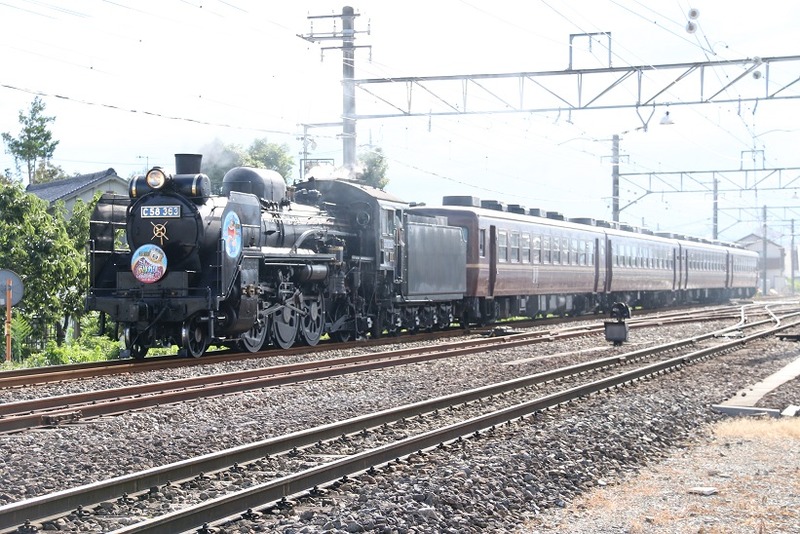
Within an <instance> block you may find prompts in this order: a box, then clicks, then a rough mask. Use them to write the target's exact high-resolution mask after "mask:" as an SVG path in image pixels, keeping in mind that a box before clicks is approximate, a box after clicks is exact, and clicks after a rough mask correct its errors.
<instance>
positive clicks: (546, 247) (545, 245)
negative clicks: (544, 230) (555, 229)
mask: <svg viewBox="0 0 800 534" xmlns="http://www.w3.org/2000/svg"><path fill="white" fill-rule="evenodd" d="M551 260H552V251H551V250H550V236H549V235H546V236H542V263H550V261H551Z"/></svg>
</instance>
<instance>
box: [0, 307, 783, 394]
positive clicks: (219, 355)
mask: <svg viewBox="0 0 800 534" xmlns="http://www.w3.org/2000/svg"><path fill="white" fill-rule="evenodd" d="M776 305H779V303H778V304H776ZM751 306H755V307H758V306H759V305H757V304H754V305H751ZM741 308H742V307H741V306H737V305H726V306H717V307H711V308H703V309H701V310H699V311H698V310H696V309H692V308H689V309H686V308H679V309H676V310H672V311H662V312H658V313H655V314H648V315H647V316H644V317H641V318H638V317H634V318H632V319H630V320H629V321H628V323H629V324H630V325H632V326H633V325H635V324H637V323H639V322H641V321H645V322H647V321H659V320H669V321H675V320H679V319H680V318H682V317H683V318H686V320H691V319H689V317H691V316H693V315H694V316H696V317H700V316H701V315H700V314H702V315H706V316H708V319H709V320H713V319H714V318H715V317H722V318H725V317H726V314H739V313H740V309H741ZM587 320H591V318H589V317H585V316H579V317H566V318H552V319H537V320H524V321H514V322H508V323H503V325H502V326H501V327H500V328H504V327H508V328H528V327H546V326H554V327H556V328H560V327H561V325H563V324H564V323H565V322H567V323H569V322H573V321H579V322H586V321H587ZM694 320H700V319H699V318H696V319H694ZM597 324H599V325H602V323H597ZM566 328H569V327H566ZM485 331H487V329H486V328H482V329H476V330H474V331H467V330H464V329H460V328H453V329H450V330H443V331H436V332H432V333H423V334H416V335H403V336H399V337H383V338H379V339H371V338H370V339H368V340H361V341H354V342H348V343H324V342H323V343H320V344H319V345H317V346H314V347H308V346H295V347H292V348H290V349H286V350H281V351H280V352H278V351H276V350H267V351H261V352H256V353H236V352H233V351H230V350H223V351H217V352H209V353H207V354H205V355H204V356H203V357H202V358H183V357H179V356H176V355H167V356H160V357H150V358H146V359H145V360H143V361H134V360H131V359H124V360H109V361H103V362H87V363H79V364H69V365H53V366H47V367H36V368H27V369H14V370H9V371H2V372H0V389H3V388H15V387H24V386H31V385H36V384H47V383H54V382H64V381H69V380H79V379H83V378H95V377H99V376H108V375H117V374H123V373H142V372H148V371H154V370H160V369H171V368H177V367H189V366H203V365H209V364H215V363H220V362H234V361H244V360H251V359H259V358H265V357H267V358H268V357H270V356H275V355H278V354H279V355H281V356H302V355H304V354H309V353H320V352H325V351H334V350H338V351H341V350H349V349H352V348H363V347H379V346H383V345H389V344H395V343H401V342H403V343H405V342H415V341H427V340H431V339H441V338H449V337H461V336H464V335H465V334H470V333H475V332H485Z"/></svg>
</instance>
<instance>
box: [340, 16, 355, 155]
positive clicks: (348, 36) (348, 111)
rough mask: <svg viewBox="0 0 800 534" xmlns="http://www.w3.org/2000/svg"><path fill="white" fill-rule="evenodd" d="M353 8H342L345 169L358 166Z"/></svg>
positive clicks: (343, 145) (343, 153)
mask: <svg viewBox="0 0 800 534" xmlns="http://www.w3.org/2000/svg"><path fill="white" fill-rule="evenodd" d="M354 13H355V12H354V11H353V8H352V7H350V6H344V7H343V8H342V39H343V40H342V89H343V93H344V94H343V100H342V157H343V163H344V167H345V169H347V170H348V171H352V170H353V169H354V168H355V166H356V118H355V116H356V95H355V83H353V80H355V48H354V47H353V41H354V40H355V25H354V20H355V15H354Z"/></svg>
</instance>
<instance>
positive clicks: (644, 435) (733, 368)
mask: <svg viewBox="0 0 800 534" xmlns="http://www.w3.org/2000/svg"><path fill="white" fill-rule="evenodd" d="M708 329H709V325H708V324H701V325H689V326H687V325H682V326H680V327H669V328H662V329H658V330H655V329H647V330H639V331H635V332H634V331H632V332H631V343H629V344H626V345H625V346H624V347H615V348H609V347H608V344H606V343H604V342H602V341H601V340H599V339H598V338H596V337H594V338H585V339H579V340H573V341H568V342H559V343H553V344H547V345H534V346H532V347H528V348H522V349H508V350H504V351H493V352H487V353H483V354H479V355H474V356H468V357H459V358H456V359H448V360H441V361H437V362H431V363H426V364H419V365H412V366H406V367H399V368H393V369H389V370H384V371H380V372H375V373H363V374H359V375H353V376H345V377H341V378H335V379H329V380H324V381H317V382H311V383H304V384H298V385H293V386H291V387H282V388H272V389H267V390H263V391H254V392H247V393H243V394H238V395H232V396H226V397H221V398H212V399H206V400H203V401H197V402H191V403H184V404H180V405H175V406H162V407H159V408H158V409H148V410H146V411H141V412H136V413H131V414H125V415H121V416H115V417H108V418H105V419H102V420H96V421H87V422H85V423H80V424H78V425H70V426H64V427H60V428H57V429H53V430H38V431H34V432H27V433H22V434H18V435H9V436H0V446H2V447H3V450H4V451H5V454H4V456H3V457H2V459H0V478H2V480H3V481H4V484H3V487H2V489H0V503H7V502H13V501H17V500H20V499H23V498H29V497H32V496H35V495H40V494H43V493H47V492H51V491H56V490H59V489H63V488H66V487H72V486H75V485H79V484H85V483H88V482H91V481H94V480H98V479H104V478H109V477H112V476H117V475H121V474H125V473H129V472H132V471H136V470H141V469H145V468H148V467H153V466H156V465H162V464H165V463H169V462H173V461H177V460H180V459H183V458H186V457H189V456H195V455H198V454H203V453H206V452H212V451H215V450H220V449H223V448H227V447H232V446H235V445H239V444H243V443H249V442H252V441H256V440H260V439H264V438H266V437H270V436H275V435H279V434H283V433H286V432H291V431H294V430H299V429H303V428H308V427H310V426H316V425H320V424H324V423H327V422H331V421H334V420H338V419H343V418H346V417H352V416H355V415H359V414H363V413H367V412H372V411H377V410H381V409H385V408H388V407H393V406H397V405H400V404H406V403H409V402H415V401H418V400H422V399H425V398H430V397H433V396H439V395H444V394H448V393H453V392H455V391H460V390H463V389H468V388H473V387H478V386H480V385H484V384H487V383H492V382H499V381H502V380H507V379H510V378H513V377H517V376H521V375H526V374H532V373H535V372H540V371H542V370H544V369H545V368H547V367H548V366H552V365H555V364H556V363H558V364H560V365H563V363H564V361H563V360H561V359H560V358H558V357H552V356H553V355H557V354H560V353H564V352H567V351H577V350H587V349H591V348H593V347H595V348H597V347H599V349H600V350H598V351H597V352H595V353H584V356H583V357H582V358H581V359H587V358H596V357H601V356H608V355H611V354H614V353H617V352H615V351H618V352H621V351H627V350H631V349H632V348H634V347H636V346H637V344H648V343H657V342H663V341H664V340H665V339H668V338H670V337H671V336H675V337H677V336H680V337H687V336H689V335H692V333H697V332H701V331H707V330H708ZM546 356H551V357H546ZM794 358H796V350H795V345H793V344H786V343H785V342H780V341H777V340H772V339H770V340H765V341H759V342H756V343H753V344H751V345H748V346H747V347H745V348H744V349H743V350H741V351H738V352H736V353H732V354H728V355H725V356H721V357H718V358H716V359H713V360H711V361H710V362H704V363H700V364H697V365H693V366H690V367H688V368H686V369H685V370H683V371H680V372H677V373H672V374H671V375H669V376H668V377H662V378H661V379H659V380H648V381H643V382H640V383H638V384H637V385H636V386H635V387H632V388H625V389H622V390H619V391H617V392H616V393H615V394H610V393H603V394H598V395H594V396H592V397H590V398H588V399H585V400H583V401H581V402H576V403H573V404H571V405H569V406H566V407H562V408H559V409H556V410H551V411H547V412H544V413H541V414H538V415H537V416H535V417H533V418H530V419H527V420H525V421H520V422H515V423H514V424H512V425H509V426H508V427H502V428H498V429H496V430H495V431H494V432H493V433H492V434H491V435H489V434H486V435H483V436H481V437H479V438H475V439H466V440H464V441H463V442H462V443H461V444H454V445H452V446H450V447H448V448H446V449H445V450H441V451H430V452H428V453H426V455H425V456H424V458H419V459H415V458H413V457H412V458H411V459H410V460H406V461H404V462H403V463H401V464H397V465H393V466H392V467H391V469H381V470H379V473H378V474H377V475H372V476H366V475H365V477H363V480H359V481H352V482H350V483H348V484H345V485H343V486H341V487H339V488H338V490H336V491H332V492H330V493H329V494H328V495H326V496H324V497H319V498H315V499H312V500H310V501H307V502H301V503H299V504H298V505H297V506H296V507H294V508H291V509H287V510H276V511H274V512H273V513H270V514H267V515H264V516H261V517H257V518H253V519H252V520H248V521H244V522H240V523H237V524H235V525H231V526H229V527H227V528H226V531H227V532H254V531H259V530H271V531H279V532H297V533H299V532H322V531H331V532H362V531H375V532H398V533H403V532H512V531H514V530H516V529H524V528H527V527H525V526H524V525H525V524H526V521H529V520H532V519H537V518H541V517H543V516H544V515H545V514H547V513H550V512H549V511H550V510H553V509H556V510H558V509H570V507H571V506H572V503H573V502H575V501H576V499H578V498H579V497H580V496H581V495H585V494H587V492H589V491H591V490H592V489H596V488H608V487H616V486H617V485H619V484H621V482H623V481H624V480H626V479H629V478H630V477H631V476H632V475H635V474H636V473H637V472H639V471H640V470H643V469H645V470H647V469H653V468H654V466H656V465H658V462H659V461H660V460H663V459H665V458H669V457H671V455H672V454H674V452H675V451H676V447H686V446H689V445H690V444H692V443H697V442H702V441H703V440H706V439H708V437H709V430H708V424H709V423H712V422H714V421H717V420H720V419H721V418H722V416H721V415H720V414H717V413H716V412H714V411H713V410H711V409H710V406H711V405H712V404H716V403H719V402H721V401H723V400H725V399H726V398H728V397H730V396H731V395H733V394H735V393H736V391H737V390H738V389H740V388H742V387H745V386H747V385H749V384H752V383H754V382H757V381H758V380H760V379H762V378H763V377H765V376H767V375H769V374H770V373H772V372H774V371H775V370H777V369H778V368H780V367H781V366H783V365H785V364H786V363H788V362H789V361H791V360H792V359H794ZM507 362H517V363H514V364H510V365H505V363H507ZM225 365H227V366H230V367H232V364H224V366H225ZM195 369H196V368H195ZM187 372H191V371H187V370H186V369H182V370H180V371H179V373H181V374H185V373H187ZM194 372H196V371H194ZM203 372H220V370H219V369H218V370H216V371H214V370H205V371H203ZM162 373H163V372H162ZM115 380H116V381H118V382H117V384H122V383H124V384H125V385H129V382H128V381H126V380H127V379H126V377H116V378H111V377H107V378H105V379H103V381H102V382H101V383H102V384H103V385H102V386H100V385H95V387H114V386H113V383H114V381H115ZM798 382H799V381H798V380H794V381H792V382H791V383H789V384H787V385H785V386H783V387H782V388H780V390H779V393H778V392H776V394H775V397H774V398H771V399H770V401H771V402H775V403H777V404H779V405H778V406H775V407H777V408H783V407H784V406H785V405H788V404H800V386H798ZM98 384H99V383H98ZM57 387H58V386H48V388H57ZM69 387H70V388H74V387H75V386H73V385H71V386H69ZM90 387H91V386H90ZM31 389H34V388H31ZM51 394H59V393H57V392H56V391H55V389H54V390H53V393H51ZM778 395H780V396H778ZM34 396H40V395H38V394H37V395H34ZM7 400H8V399H6V401H7ZM677 450H680V449H677ZM796 497H797V495H796V494H795V502H797V498H796ZM787 498H788V497H787ZM554 521H555V520H554ZM108 525H110V524H108ZM543 525H544V526H542V525H540V527H532V528H546V524H543ZM108 528H109V529H110V528H111V526H108ZM523 531H524V530H523ZM609 531H610V532H611V531H615V532H616V531H617V530H609ZM625 531H626V530H620V532H625ZM628 531H630V532H633V530H628ZM644 531H646V530H644ZM576 532H580V531H576ZM587 532H589V530H587ZM776 532H777V530H776Z"/></svg>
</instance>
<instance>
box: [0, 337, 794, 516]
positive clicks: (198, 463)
mask: <svg viewBox="0 0 800 534" xmlns="http://www.w3.org/2000/svg"><path fill="white" fill-rule="evenodd" d="M751 326H756V325H751ZM785 328H788V326H786V327H785ZM717 333H718V332H711V333H708V334H704V335H701V336H695V337H692V338H686V339H683V340H678V341H674V342H671V343H667V344H664V345H660V346H656V347H649V348H645V349H640V350H636V351H633V352H630V353H627V354H623V355H618V356H612V357H607V358H601V359H597V360H592V361H590V362H583V363H579V364H575V365H572V366H568V367H564V368H560V369H555V370H552V371H546V372H542V373H537V374H534V375H530V376H526V377H521V378H517V379H513V380H509V381H506V382H502V383H498V384H492V385H488V386H483V387H480V388H476V389H473V390H470V391H466V392H462V393H455V394H452V395H448V396H445V397H440V398H437V399H432V400H428V401H422V402H418V403H414V404H410V405H406V406H402V407H399V408H395V409H390V410H384V411H381V412H377V413H373V414H368V415H365V416H360V417H356V418H352V419H348V420H345V421H342V422H338V423H332V424H328V425H322V426H320V427H315V428H312V429H308V430H303V431H299V432H295V433H292V434H288V435H286V436H279V437H276V438H271V439H267V440H263V441H260V442H257V443H253V444H248V445H243V446H239V447H235V448H233V449H228V450H224V451H220V452H216V453H211V454H207V455H204V456H200V457H197V458H193V459H189V460H184V461H181V462H175V463H173V464H168V465H166V466H161V467H157V468H153V469H149V470H147V471H144V472H141V473H134V474H130V475H124V476H120V477H116V478H113V479H108V480H104V481H100V482H96V483H93V484H88V485H85V486H81V487H78V488H74V489H69V490H64V491H60V492H56V493H53V494H48V495H43V496H40V497H36V498H33V499H28V500H25V501H20V502H18V503H12V504H9V505H5V506H3V507H0V529H7V528H13V527H14V526H15V525H19V524H21V523H22V522H23V521H25V520H28V519H31V518H36V519H37V520H42V518H49V517H55V516H57V515H59V514H63V513H66V512H68V511H71V510H74V509H76V508H77V507H79V506H83V507H84V508H86V507H88V506H90V505H91V504H96V503H98V502H102V501H104V500H109V499H113V498H116V497H119V496H120V495H123V494H125V493H137V492H141V491H145V490H147V489H149V488H151V487H154V486H159V485H163V484H165V483H168V482H169V481H173V482H174V481H177V480H183V479H188V478H191V477H194V476H197V475H199V474H200V473H208V472H213V471H218V470H221V469H224V468H226V467H230V466H231V465H233V464H235V463H240V464H243V463H247V462H250V461H254V460H256V459H259V458H262V457H264V456H267V455H272V454H277V453H279V452H285V451H287V450H291V449H292V448H296V447H303V446H307V445H310V444H313V443H317V442H319V441H324V440H328V439H333V438H336V437H339V436H342V435H346V434H352V433H355V432H359V431H363V430H365V429H367V428H375V427H380V426H381V425H384V424H387V423H389V422H393V421H397V420H402V419H403V418H411V417H414V416H417V415H420V414H424V413H430V412H434V411H436V410H442V409H445V408H448V407H450V406H454V405H458V404H462V403H468V402H472V401H475V400H477V399H480V398H486V397H490V396H493V395H499V394H502V393H506V392H509V391H513V390H517V389H521V388H525V387H530V386H534V385H537V384H541V383H544V382H550V381H554V380H558V379H563V378H566V377H569V376H576V375H580V374H583V373H587V372H590V371H596V370H600V369H603V368H609V367H612V366H615V365H619V364H623V363H632V362H635V361H638V360H641V359H643V358H646V357H649V356H653V355H655V354H657V353H660V352H665V351H670V350H676V349H678V348H681V347H684V346H688V345H692V344H695V343H696V342H698V341H700V340H702V339H708V338H712V337H715V336H716V335H717ZM733 343H734V344H739V343H741V340H737V341H735V342H733Z"/></svg>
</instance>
